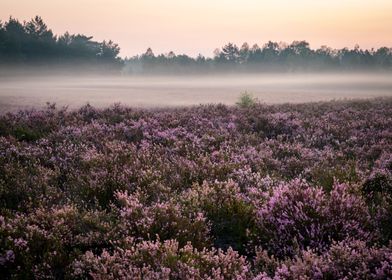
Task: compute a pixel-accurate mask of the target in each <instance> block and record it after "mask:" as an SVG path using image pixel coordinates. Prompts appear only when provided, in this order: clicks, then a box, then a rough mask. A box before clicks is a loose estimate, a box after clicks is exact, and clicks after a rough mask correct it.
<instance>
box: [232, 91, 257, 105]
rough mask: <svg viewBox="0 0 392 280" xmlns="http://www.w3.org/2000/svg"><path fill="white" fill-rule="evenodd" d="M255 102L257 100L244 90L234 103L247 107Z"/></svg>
mask: <svg viewBox="0 0 392 280" xmlns="http://www.w3.org/2000/svg"><path fill="white" fill-rule="evenodd" d="M256 103H257V100H256V99H255V98H254V97H253V96H252V94H251V93H249V92H247V91H244V92H243V93H241V96H240V98H239V101H238V102H237V103H236V104H237V106H239V107H241V108H249V107H251V106H254V105H255V104H256Z"/></svg>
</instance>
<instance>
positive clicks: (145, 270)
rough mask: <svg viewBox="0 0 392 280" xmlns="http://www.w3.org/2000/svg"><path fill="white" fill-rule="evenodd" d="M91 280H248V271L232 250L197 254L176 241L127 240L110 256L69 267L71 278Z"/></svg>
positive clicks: (89, 256) (89, 257)
mask: <svg viewBox="0 0 392 280" xmlns="http://www.w3.org/2000/svg"><path fill="white" fill-rule="evenodd" d="M87 275H90V276H92V277H93V278H94V279H95V278H97V279H118V278H124V279H249V278H250V276H251V272H250V267H249V264H248V263H247V261H246V259H245V258H244V257H241V256H240V255H239V254H238V253H237V252H235V251H233V250H232V249H229V250H227V251H226V252H224V251H222V250H220V249H218V250H216V249H211V250H207V249H203V250H202V251H198V250H197V249H195V248H193V247H192V245H191V244H189V243H188V244H186V245H185V246H183V247H180V246H179V244H178V242H177V241H174V240H166V241H164V242H161V241H159V240H157V241H155V242H151V241H144V242H141V243H137V244H135V243H134V242H133V240H132V239H131V240H128V241H127V244H126V245H125V247H124V248H116V249H115V250H114V252H113V253H109V252H108V251H103V253H102V254H100V255H95V254H93V253H92V252H91V251H88V252H86V253H85V254H84V255H83V256H81V258H80V259H79V260H76V261H75V262H74V263H73V276H74V277H76V278H78V277H80V278H84V277H86V276H87Z"/></svg>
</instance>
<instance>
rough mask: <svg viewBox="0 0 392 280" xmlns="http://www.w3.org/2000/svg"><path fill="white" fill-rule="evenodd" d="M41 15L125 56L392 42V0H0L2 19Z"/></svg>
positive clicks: (366, 45) (52, 24) (58, 30)
mask: <svg viewBox="0 0 392 280" xmlns="http://www.w3.org/2000/svg"><path fill="white" fill-rule="evenodd" d="M35 15H40V16H42V17H43V19H44V20H45V22H46V23H47V24H48V26H49V27H50V28H52V30H53V31H54V33H56V34H62V33H64V32H65V31H69V32H71V33H82V34H86V35H91V36H94V38H95V39H96V40H104V39H106V40H108V39H111V40H113V41H115V42H116V43H118V44H119V45H120V47H121V55H122V56H132V55H135V54H140V53H142V52H144V51H145V50H146V49H147V48H148V47H151V48H152V49H153V50H154V52H155V53H161V52H163V53H166V52H168V51H170V50H173V51H174V52H176V53H187V54H190V55H193V56H194V55H197V54H198V53H202V54H204V55H207V56H211V55H212V52H213V50H214V49H215V48H216V47H221V46H222V45H223V44H225V43H227V42H235V43H236V44H238V45H241V44H242V43H243V42H245V41H246V42H248V43H249V44H250V45H252V44H254V43H257V44H259V45H262V44H263V43H265V42H266V41H268V40H273V41H285V42H289V43H290V42H291V41H293V40H307V41H309V42H310V43H311V46H312V47H313V48H317V47H319V46H321V45H328V46H331V47H334V48H342V47H353V46H354V45H355V44H359V45H360V46H361V47H363V48H372V47H374V48H377V47H380V46H388V47H392V33H391V30H392V1H391V0H330V1H316V0H297V1H292V0H275V1H260V0H243V1H234V0H215V1H210V0H198V1H195V0H189V1H184V0H165V1H163V0H112V1H109V0H106V1H105V0H79V1H75V0H68V1H66V0H57V1H51V0H36V1H27V0H24V1H18V0H1V2H0V19H1V20H2V21H5V20H7V19H8V17H9V16H13V17H15V18H18V19H19V20H29V19H30V18H32V17H33V16H35Z"/></svg>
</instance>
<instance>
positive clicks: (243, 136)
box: [0, 98, 392, 279]
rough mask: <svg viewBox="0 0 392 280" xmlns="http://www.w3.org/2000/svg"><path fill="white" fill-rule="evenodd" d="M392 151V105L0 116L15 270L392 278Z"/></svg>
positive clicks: (27, 275)
mask: <svg viewBox="0 0 392 280" xmlns="http://www.w3.org/2000/svg"><path fill="white" fill-rule="evenodd" d="M391 151H392V99H391V98H383V99H373V100H364V101H332V102H321V103H312V104H296V105H294V104H291V105H290V104H284V105H268V106H267V105H264V104H257V103H256V104H253V105H252V106H249V107H238V106H233V107H228V106H225V105H200V106H195V107H187V108H170V109H169V108H165V109H149V110H147V109H134V108H127V107H123V106H120V105H118V104H117V105H114V106H111V107H109V108H105V109H97V108H94V107H92V106H90V105H86V106H83V107H82V108H80V109H79V110H75V111H69V110H67V109H66V108H62V109H57V108H56V107H55V106H54V105H51V104H48V107H47V108H46V109H42V110H25V111H19V112H16V113H8V114H5V115H0V275H1V278H2V279H3V278H4V279H47V278H49V279H74V278H81V279H85V278H93V279H110V278H113V279H117V278H123V279H141V278H143V279H298V278H300V277H303V278H304V279H336V278H345V277H346V279H355V278H365V279H387V278H388V277H389V278H390V250H391V249H390V247H388V246H389V243H390V241H391V240H392V226H391V225H392V220H391V217H392V191H391V190H392V185H391V182H392V175H391V174H392V157H391ZM388 273H389V274H388Z"/></svg>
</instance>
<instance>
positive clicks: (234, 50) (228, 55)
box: [221, 43, 240, 63]
mask: <svg viewBox="0 0 392 280" xmlns="http://www.w3.org/2000/svg"><path fill="white" fill-rule="evenodd" d="M221 53H222V55H223V57H224V58H225V60H226V61H228V62H231V63H235V62H238V61H239V56H240V50H239V49H238V47H237V46H236V45H235V44H233V43H228V44H227V45H225V46H224V47H223V48H222V52H221Z"/></svg>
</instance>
